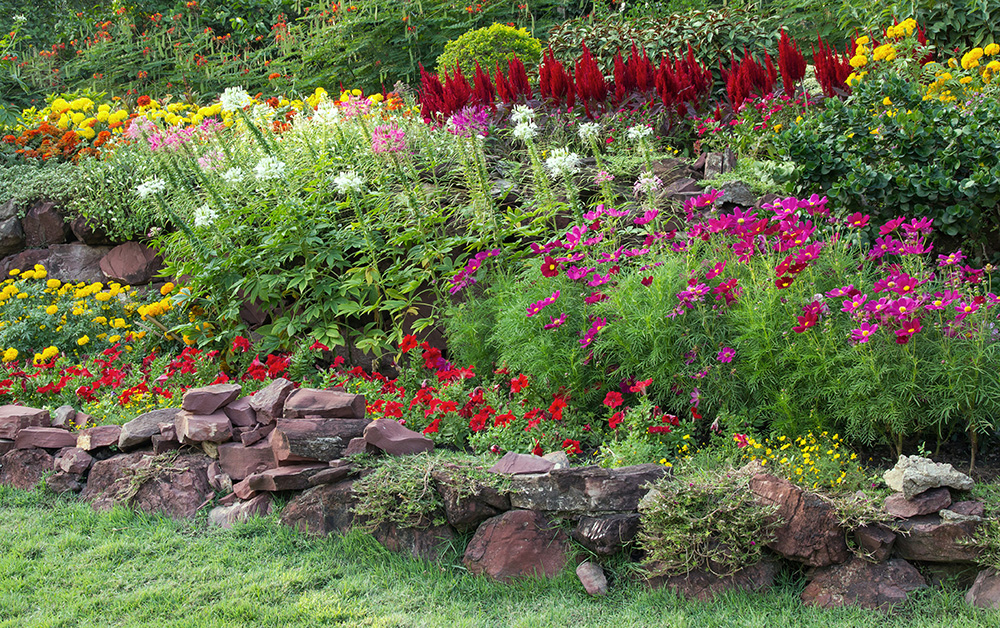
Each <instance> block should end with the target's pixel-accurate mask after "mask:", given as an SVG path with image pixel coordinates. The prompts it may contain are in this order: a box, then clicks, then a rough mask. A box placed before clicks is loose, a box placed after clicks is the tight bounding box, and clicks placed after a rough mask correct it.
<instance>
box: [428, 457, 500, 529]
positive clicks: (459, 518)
mask: <svg viewBox="0 0 1000 628" xmlns="http://www.w3.org/2000/svg"><path fill="white" fill-rule="evenodd" d="M457 468H458V467H457V466H455V467H454V468H452V469H450V470H447V469H446V470H437V471H434V473H433V475H432V477H433V478H434V482H435V484H436V485H437V490H438V493H440V494H441V498H442V500H443V501H444V512H445V516H446V518H447V519H448V523H449V524H450V525H451V526H452V527H453V528H455V529H456V530H458V531H459V532H471V531H473V530H475V529H476V528H478V527H479V524H481V523H482V522H484V521H486V520H487V519H489V518H491V517H495V516H497V515H499V514H500V513H502V512H505V511H507V510H510V496H509V495H505V494H501V493H500V492H499V491H497V490H496V489H495V488H492V487H489V486H475V487H474V488H473V490H472V491H471V492H470V491H469V490H468V488H467V487H464V488H460V484H459V482H458V481H456V480H455V479H454V477H453V475H452V472H454V471H455V470H457Z"/></svg>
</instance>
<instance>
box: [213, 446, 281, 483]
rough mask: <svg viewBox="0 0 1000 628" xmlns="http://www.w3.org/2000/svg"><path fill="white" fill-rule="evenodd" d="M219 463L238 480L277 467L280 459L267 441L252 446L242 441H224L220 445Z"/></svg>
mask: <svg viewBox="0 0 1000 628" xmlns="http://www.w3.org/2000/svg"><path fill="white" fill-rule="evenodd" d="M219 464H220V465H221V466H222V470H223V471H225V472H226V474H227V475H229V477H231V478H232V479H233V480H234V481H237V482H238V481H240V480H242V479H244V478H247V477H249V476H251V475H253V474H255V473H261V472H263V471H267V470H268V469H274V468H276V467H277V466H278V459H277V458H275V457H274V450H273V449H271V446H270V445H269V444H267V443H257V444H255V445H252V446H250V447H245V446H243V445H242V444H240V443H222V444H221V445H219Z"/></svg>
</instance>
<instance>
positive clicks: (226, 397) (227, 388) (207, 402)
mask: <svg viewBox="0 0 1000 628" xmlns="http://www.w3.org/2000/svg"><path fill="white" fill-rule="evenodd" d="M242 390H243V387H242V386H240V385H239V384H212V385H211V386H201V387H198V388H191V389H189V390H188V391H187V392H185V393H184V399H183V401H181V408H182V409H183V410H185V411H187V412H190V413H191V414H205V415H208V414H214V413H215V412H216V411H217V410H218V409H219V408H221V407H223V406H225V405H227V404H229V403H231V402H233V401H235V400H236V398H237V397H239V396H240V392H241V391H242ZM226 414H227V415H228V413H226ZM227 419H228V416H227Z"/></svg>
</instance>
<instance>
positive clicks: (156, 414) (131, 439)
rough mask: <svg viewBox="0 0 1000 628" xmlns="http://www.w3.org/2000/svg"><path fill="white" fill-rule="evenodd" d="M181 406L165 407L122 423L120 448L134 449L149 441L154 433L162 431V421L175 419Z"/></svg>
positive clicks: (119, 439)
mask: <svg viewBox="0 0 1000 628" xmlns="http://www.w3.org/2000/svg"><path fill="white" fill-rule="evenodd" d="M179 411H180V408H163V409H160V410H153V411H152V412H146V413H145V414H140V415H139V416H137V417H135V418H134V419H132V420H131V421H129V422H128V423H126V424H124V425H122V427H121V435H120V436H119V437H118V448H119V449H122V450H126V449H134V448H135V447H138V446H140V445H144V444H146V443H148V442H149V439H150V437H151V436H152V435H153V434H159V433H160V423H163V422H165V421H173V420H174V418H175V417H176V415H177V413H178V412H179Z"/></svg>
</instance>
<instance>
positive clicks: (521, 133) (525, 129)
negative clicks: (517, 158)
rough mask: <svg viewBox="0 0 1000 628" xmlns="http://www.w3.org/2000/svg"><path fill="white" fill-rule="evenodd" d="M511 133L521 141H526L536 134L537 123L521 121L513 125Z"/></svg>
mask: <svg viewBox="0 0 1000 628" xmlns="http://www.w3.org/2000/svg"><path fill="white" fill-rule="evenodd" d="M513 135H514V137H515V138H517V139H519V140H521V141H522V142H527V141H528V140H530V139H531V138H533V137H535V136H536V135H538V125H537V124H535V123H534V122H521V123H520V124H518V125H517V126H515V127H514V131H513Z"/></svg>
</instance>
